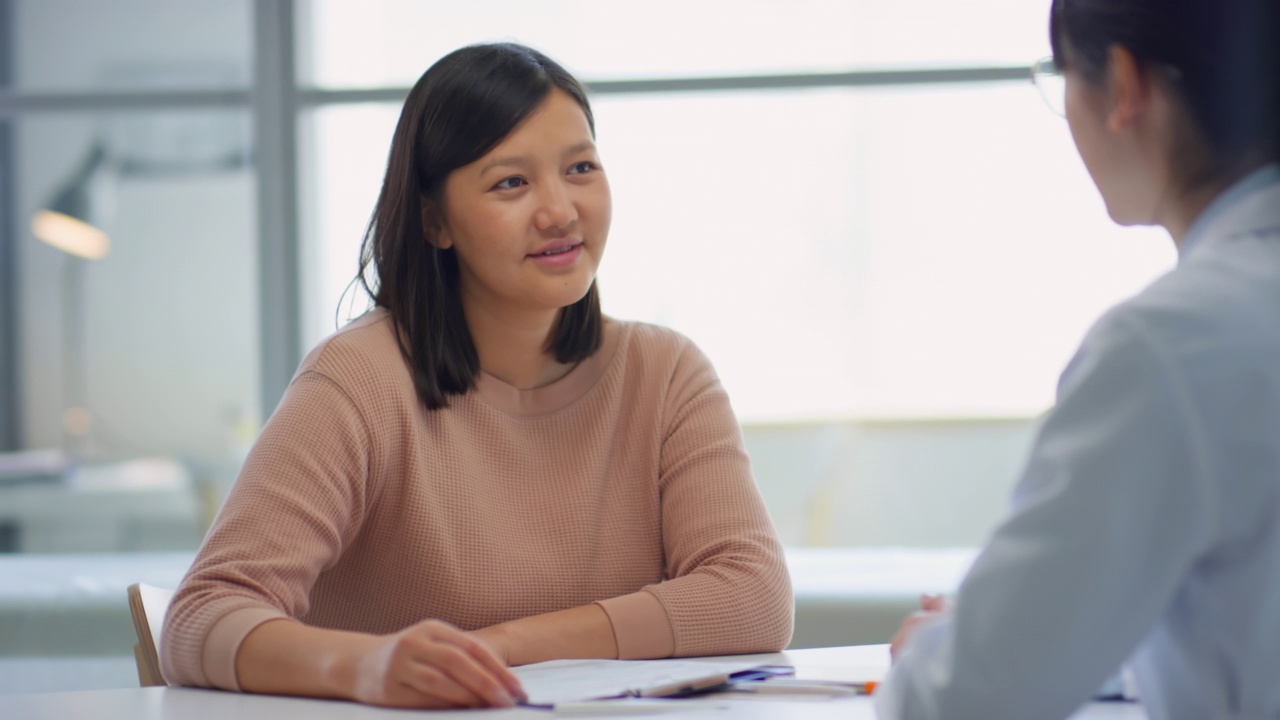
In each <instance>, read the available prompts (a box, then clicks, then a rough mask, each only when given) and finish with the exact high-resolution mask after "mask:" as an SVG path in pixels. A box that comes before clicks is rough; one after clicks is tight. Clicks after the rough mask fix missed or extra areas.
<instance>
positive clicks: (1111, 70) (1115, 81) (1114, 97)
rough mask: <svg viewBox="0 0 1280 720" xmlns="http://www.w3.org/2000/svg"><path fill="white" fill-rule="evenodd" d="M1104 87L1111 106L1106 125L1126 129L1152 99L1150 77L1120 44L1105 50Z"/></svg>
mask: <svg viewBox="0 0 1280 720" xmlns="http://www.w3.org/2000/svg"><path fill="white" fill-rule="evenodd" d="M1107 61H1108V62H1107V91H1108V94H1109V95H1110V100H1111V107H1110V110H1109V112H1108V113H1107V129H1108V130H1111V131H1112V132H1118V131H1121V130H1127V129H1129V128H1131V127H1133V125H1134V124H1135V123H1136V122H1137V121H1138V118H1139V117H1141V116H1142V114H1143V112H1144V111H1145V110H1146V109H1147V106H1148V105H1149V104H1150V100H1151V78H1150V77H1149V76H1148V74H1147V73H1146V72H1143V68H1142V66H1141V65H1140V64H1139V63H1138V60H1137V58H1135V57H1134V56H1133V53H1131V52H1129V50H1127V49H1126V48H1123V47H1121V46H1119V45H1112V46H1111V49H1110V50H1109V51H1108V52H1107Z"/></svg>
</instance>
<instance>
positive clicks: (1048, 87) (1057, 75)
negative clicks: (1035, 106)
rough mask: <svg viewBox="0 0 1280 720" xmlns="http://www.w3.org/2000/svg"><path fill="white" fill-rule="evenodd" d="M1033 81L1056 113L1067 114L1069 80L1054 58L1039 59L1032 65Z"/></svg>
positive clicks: (1064, 115) (1063, 115)
mask: <svg viewBox="0 0 1280 720" xmlns="http://www.w3.org/2000/svg"><path fill="white" fill-rule="evenodd" d="M1031 82H1032V83H1034V84H1035V86H1036V89H1037V90H1039V91H1040V97H1042V98H1044V102H1045V104H1046V105H1048V106H1049V109H1050V110H1052V111H1053V113H1054V114H1055V115H1058V116H1060V117H1066V116H1067V81H1066V80H1065V79H1063V77H1062V70H1060V69H1059V68H1058V65H1057V64H1056V63H1054V61H1053V58H1051V57H1047V58H1043V59H1041V60H1037V61H1036V63H1035V64H1034V65H1032V66H1031Z"/></svg>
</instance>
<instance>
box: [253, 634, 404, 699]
mask: <svg viewBox="0 0 1280 720" xmlns="http://www.w3.org/2000/svg"><path fill="white" fill-rule="evenodd" d="M379 639H380V638H378V637H377V636H374V635H366V634H364V633H353V632H343V631H339V630H326V629H323V628H316V627H311V626H309V625H304V624H302V623H300V622H296V621H293V620H272V621H268V622H265V623H263V624H261V625H259V626H258V627H256V628H254V630H253V631H252V632H250V633H249V634H248V635H247V636H246V637H245V639H244V641H243V642H242V643H241V644H240V649H239V651H237V653H236V680H237V682H238V683H239V684H240V689H241V690H244V691H247V692H255V693H269V694H273V695H306V696H310V697H332V698H343V699H347V700H352V699H355V698H356V692H355V682H356V670H355V663H356V658H358V657H360V656H361V655H363V654H366V653H368V652H369V651H370V650H372V648H373V647H374V646H376V645H377V644H378V642H379Z"/></svg>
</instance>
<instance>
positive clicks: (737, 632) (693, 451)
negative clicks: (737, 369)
mask: <svg viewBox="0 0 1280 720" xmlns="http://www.w3.org/2000/svg"><path fill="white" fill-rule="evenodd" d="M664 405H665V413H664V417H665V421H664V429H665V436H664V438H663V442H662V454H661V461H660V465H659V489H660V491H661V494H662V497H661V502H662V505H661V507H662V542H663V551H664V556H665V558H666V576H667V577H668V578H670V579H669V580H667V581H666V582H663V583H661V584H658V585H654V586H650V587H648V588H646V592H647V593H648V594H649V595H652V596H653V597H654V598H656V599H657V601H658V604H660V606H661V608H662V610H663V611H664V612H665V615H666V617H667V619H668V622H669V633H670V642H671V652H670V654H671V655H675V656H692V655H729V654H737V653H750V652H776V651H778V650H782V649H783V648H785V647H786V646H787V643H788V642H790V640H791V632H792V620H793V611H794V600H793V597H792V594H791V579H790V576H789V574H788V572H787V568H786V561H785V558H784V556H783V552H782V545H781V543H780V542H779V541H778V537H777V534H776V533H775V532H774V529H773V523H772V521H771V520H770V518H769V513H768V511H767V510H766V509H765V506H764V501H763V499H762V498H761V497H760V492H759V490H758V489H757V488H756V484H755V480H754V479H753V477H752V474H751V464H750V460H749V459H748V457H747V453H746V449H745V447H744V445H743V441H742V431H741V429H740V427H739V425H738V420H737V418H736V417H735V416H734V414H733V409H732V407H731V406H730V404H729V397H728V395H727V394H726V393H725V391H724V388H723V387H722V386H721V385H720V380H719V378H718V377H717V376H716V374H715V371H714V369H712V367H711V363H710V361H709V360H708V359H707V358H706V356H704V355H703V354H702V352H701V351H699V350H698V348H697V347H696V346H694V344H693V343H692V342H690V341H688V340H683V346H682V348H681V351H680V353H679V358H678V361H677V363H676V367H675V371H674V372H673V374H672V381H671V384H670V387H669V390H668V394H667V396H666V399H665V403H664ZM602 604H603V605H605V607H606V609H609V607H610V604H609V602H606V603H602ZM640 610H641V612H643V608H641V609H640ZM613 621H614V626H615V630H616V631H617V634H618V637H619V638H624V637H628V638H631V639H632V642H637V641H639V640H640V639H642V638H644V636H645V633H646V632H648V630H647V629H646V628H645V627H644V624H643V623H629V622H628V619H626V618H619V617H618V616H616V615H615V616H613ZM619 644H620V645H622V644H624V643H622V642H621V641H620V643H619ZM624 652H625V648H624Z"/></svg>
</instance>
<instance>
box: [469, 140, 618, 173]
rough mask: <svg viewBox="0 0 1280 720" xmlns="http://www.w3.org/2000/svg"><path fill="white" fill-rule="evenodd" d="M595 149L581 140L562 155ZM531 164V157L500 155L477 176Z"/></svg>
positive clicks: (593, 144)
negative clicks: (498, 169)
mask: <svg viewBox="0 0 1280 720" xmlns="http://www.w3.org/2000/svg"><path fill="white" fill-rule="evenodd" d="M595 149H596V144H595V143H594V142H592V141H591V140H583V141H582V142H580V143H575V144H574V145H572V146H570V147H568V148H565V150H564V153H563V155H564V156H566V157H568V156H570V155H577V154H578V153H580V152H584V151H587V150H595ZM532 163H533V156H531V155H500V156H498V157H496V158H494V159H492V160H490V161H489V162H487V163H485V164H484V165H483V166H482V167H481V168H480V172H479V174H480V175H484V174H485V173H487V172H489V171H490V170H492V169H494V168H496V167H524V166H526V165H530V164H532Z"/></svg>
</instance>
